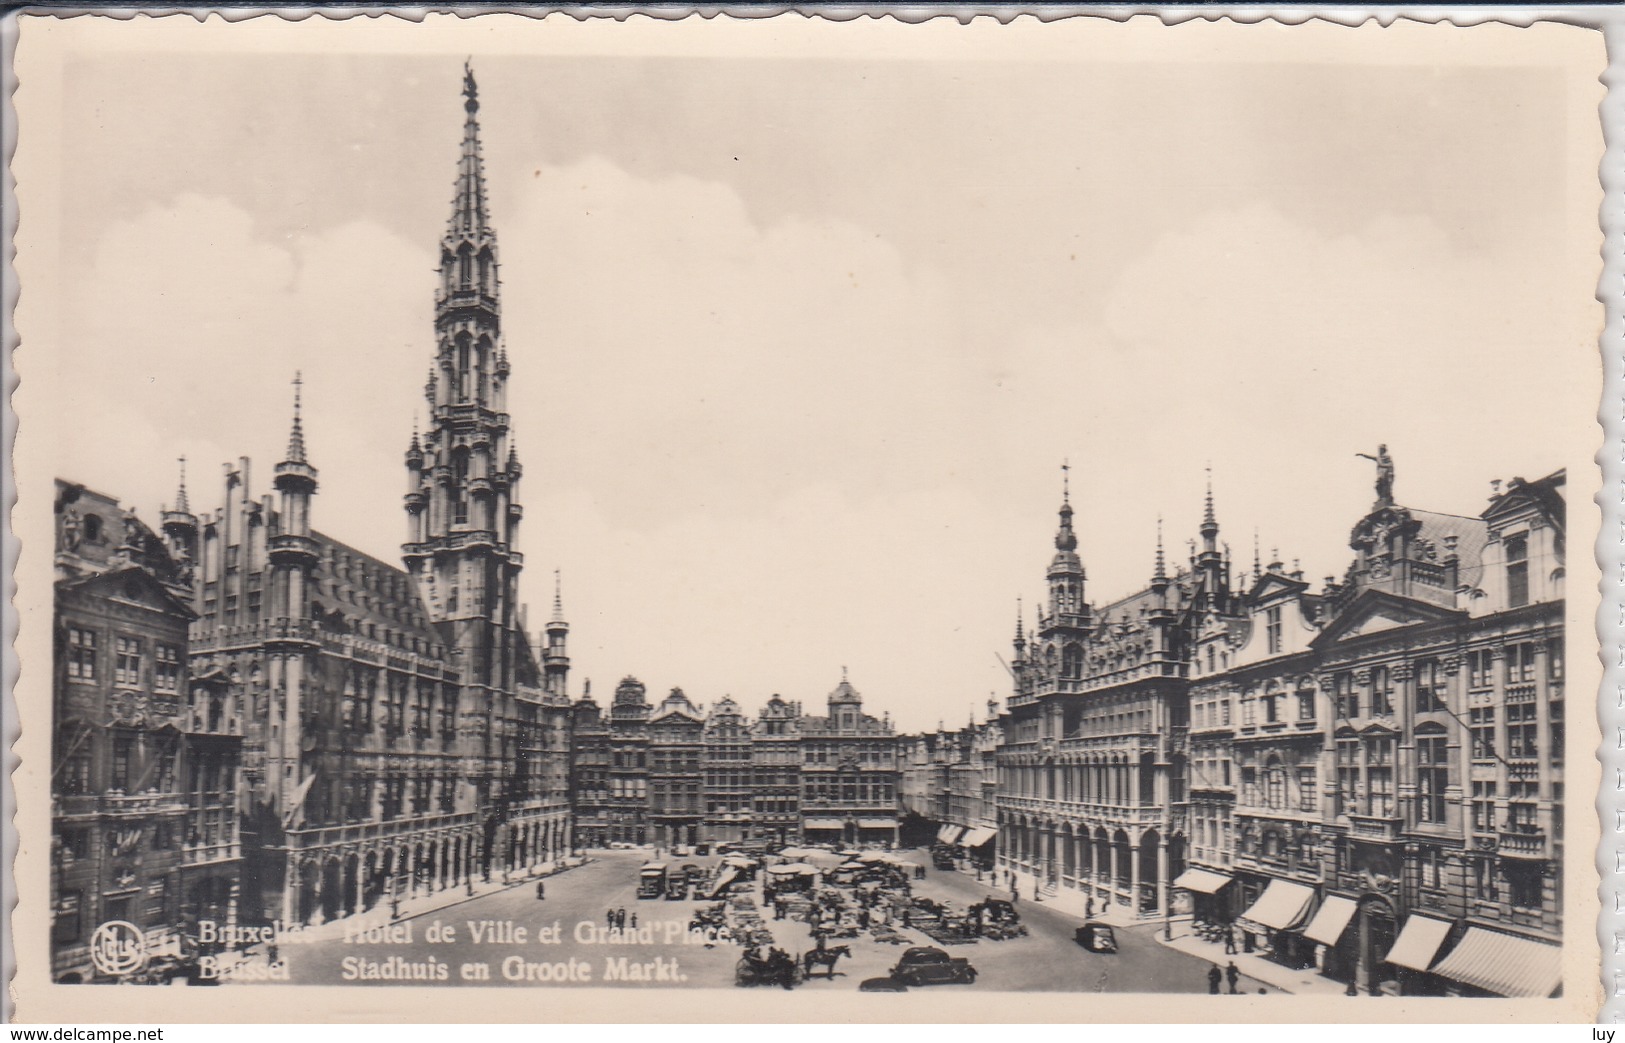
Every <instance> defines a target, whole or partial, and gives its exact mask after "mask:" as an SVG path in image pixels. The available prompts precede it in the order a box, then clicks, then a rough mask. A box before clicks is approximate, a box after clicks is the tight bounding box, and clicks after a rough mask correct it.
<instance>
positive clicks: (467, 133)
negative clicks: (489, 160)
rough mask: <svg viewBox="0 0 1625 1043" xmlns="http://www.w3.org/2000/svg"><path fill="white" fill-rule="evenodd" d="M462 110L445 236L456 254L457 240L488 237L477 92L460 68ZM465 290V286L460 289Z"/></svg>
mask: <svg viewBox="0 0 1625 1043" xmlns="http://www.w3.org/2000/svg"><path fill="white" fill-rule="evenodd" d="M463 98H464V101H463V109H464V111H466V112H467V113H468V118H467V119H466V120H464V121H463V148H462V155H461V157H460V158H459V160H458V162H457V194H456V197H455V199H454V200H453V201H452V211H451V226H450V228H449V229H448V230H447V233H446V240H447V241H446V249H447V250H448V251H449V252H450V253H452V254H454V255H455V254H456V253H457V247H458V245H459V242H460V241H461V240H466V239H475V238H480V237H486V236H489V235H490V223H489V221H488V220H487V217H486V207H485V167H484V162H483V160H482V159H481V158H480V122H479V119H478V118H477V117H478V113H479V111H480V102H479V88H478V87H477V86H476V85H475V83H474V69H473V67H472V66H471V65H469V64H468V63H466V62H465V63H464V65H463ZM472 275H473V271H472V266H469V265H466V264H463V265H460V278H462V279H463V280H467V279H469V278H471V277H472ZM463 288H464V289H468V288H469V287H468V286H466V285H465V286H463Z"/></svg>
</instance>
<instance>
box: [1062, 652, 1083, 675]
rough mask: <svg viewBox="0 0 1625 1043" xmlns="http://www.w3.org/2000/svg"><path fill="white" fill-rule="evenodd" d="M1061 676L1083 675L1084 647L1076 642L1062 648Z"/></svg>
mask: <svg viewBox="0 0 1625 1043" xmlns="http://www.w3.org/2000/svg"><path fill="white" fill-rule="evenodd" d="M1061 676H1062V677H1069V678H1079V677H1082V676H1083V648H1082V647H1081V646H1079V645H1076V644H1069V645H1067V646H1066V647H1065V648H1063V649H1061Z"/></svg>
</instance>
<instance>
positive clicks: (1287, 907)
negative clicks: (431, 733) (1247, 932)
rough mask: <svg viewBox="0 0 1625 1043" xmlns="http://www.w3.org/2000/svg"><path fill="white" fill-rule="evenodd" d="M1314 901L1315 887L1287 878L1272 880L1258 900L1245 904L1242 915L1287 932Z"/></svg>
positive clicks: (1306, 912)
mask: <svg viewBox="0 0 1625 1043" xmlns="http://www.w3.org/2000/svg"><path fill="white" fill-rule="evenodd" d="M1314 900H1315V889H1314V888H1312V887H1305V886H1304V885H1303V884H1294V883H1293V882H1291V881H1290V880H1271V881H1270V885H1269V886H1268V887H1266V888H1264V893H1263V894H1261V895H1259V896H1258V901H1256V902H1254V903H1253V904H1252V905H1250V906H1248V907H1247V911H1246V912H1245V913H1242V914H1241V918H1242V919H1243V920H1250V921H1252V922H1253V923H1255V924H1258V925H1259V926H1261V927H1268V928H1270V929H1271V930H1276V931H1288V930H1291V929H1292V928H1294V927H1296V926H1298V925H1299V924H1300V923H1303V918H1304V917H1306V916H1308V915H1309V905H1310V903H1311V902H1313V901H1314Z"/></svg>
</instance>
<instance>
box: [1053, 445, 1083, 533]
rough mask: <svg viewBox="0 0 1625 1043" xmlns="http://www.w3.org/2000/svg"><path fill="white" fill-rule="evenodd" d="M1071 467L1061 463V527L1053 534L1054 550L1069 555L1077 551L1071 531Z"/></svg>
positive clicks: (1063, 462)
mask: <svg viewBox="0 0 1625 1043" xmlns="http://www.w3.org/2000/svg"><path fill="white" fill-rule="evenodd" d="M1071 472H1072V467H1071V465H1070V464H1068V463H1066V462H1065V461H1062V462H1061V527H1060V529H1059V530H1058V531H1057V532H1056V533H1055V549H1056V550H1058V551H1061V552H1062V553H1071V552H1072V551H1075V550H1077V549H1078V537H1077V534H1076V533H1074V532H1073V531H1072V485H1071Z"/></svg>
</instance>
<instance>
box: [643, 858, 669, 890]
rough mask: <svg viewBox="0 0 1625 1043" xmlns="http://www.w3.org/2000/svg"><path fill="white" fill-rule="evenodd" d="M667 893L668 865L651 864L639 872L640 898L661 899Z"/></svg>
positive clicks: (662, 863) (661, 863) (660, 863)
mask: <svg viewBox="0 0 1625 1043" xmlns="http://www.w3.org/2000/svg"><path fill="white" fill-rule="evenodd" d="M665 893H666V863H664V862H650V863H648V864H647V865H645V866H644V867H643V868H642V869H640V870H638V897H639V898H659V897H660V896H661V895H663V894H665Z"/></svg>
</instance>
